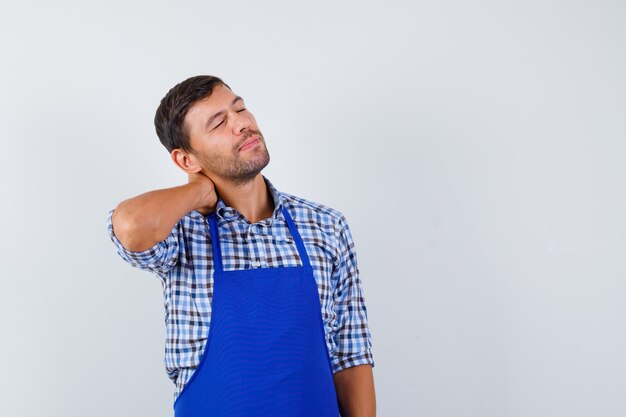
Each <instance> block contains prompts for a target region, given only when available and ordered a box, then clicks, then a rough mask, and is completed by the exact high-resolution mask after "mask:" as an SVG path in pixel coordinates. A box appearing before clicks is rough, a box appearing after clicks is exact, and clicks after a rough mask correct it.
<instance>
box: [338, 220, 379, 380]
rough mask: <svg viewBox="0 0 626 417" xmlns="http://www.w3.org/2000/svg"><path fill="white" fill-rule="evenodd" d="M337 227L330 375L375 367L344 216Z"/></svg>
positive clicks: (360, 288)
mask: <svg viewBox="0 0 626 417" xmlns="http://www.w3.org/2000/svg"><path fill="white" fill-rule="evenodd" d="M339 227H340V229H339V245H338V246H339V256H338V258H337V259H336V260H335V263H334V265H333V275H334V278H336V282H337V287H336V288H335V291H334V294H333V300H334V305H335V311H336V313H337V330H336V332H335V333H334V336H333V337H334V342H335V346H336V349H335V352H334V354H332V355H331V364H332V367H333V373H335V372H338V371H340V370H342V369H346V368H350V367H352V366H357V365H364V364H370V365H372V367H374V358H373V355H372V337H371V334H370V330H369V326H368V323H367V309H366V307H365V298H364V294H363V286H362V283H361V279H360V277H359V269H358V265H357V258H356V249H355V245H354V241H353V239H352V234H351V233H350V228H349V226H348V222H347V221H346V218H345V217H344V216H343V215H341V216H340V221H339Z"/></svg>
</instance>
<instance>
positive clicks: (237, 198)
mask: <svg viewBox="0 0 626 417" xmlns="http://www.w3.org/2000/svg"><path fill="white" fill-rule="evenodd" d="M214 183H215V189H216V190H217V193H218V194H219V196H220V197H221V198H222V200H224V203H225V204H226V205H227V206H229V207H232V208H234V209H235V210H237V211H238V212H239V213H241V215H242V216H244V217H245V218H246V220H248V222H249V223H256V222H259V221H261V220H264V219H267V218H269V217H271V215H272V213H273V212H274V200H273V198H272V195H271V194H270V191H269V188H268V187H267V184H266V183H265V180H264V179H263V176H262V175H261V173H259V174H258V175H257V176H256V177H254V180H252V181H250V182H249V183H246V184H241V185H233V184H232V183H229V182H226V181H223V180H222V181H220V180H217V179H216V181H214Z"/></svg>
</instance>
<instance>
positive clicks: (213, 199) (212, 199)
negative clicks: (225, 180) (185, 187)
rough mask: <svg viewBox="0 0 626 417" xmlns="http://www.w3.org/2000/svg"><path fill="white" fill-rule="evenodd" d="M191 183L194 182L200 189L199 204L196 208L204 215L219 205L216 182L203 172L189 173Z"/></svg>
mask: <svg viewBox="0 0 626 417" xmlns="http://www.w3.org/2000/svg"><path fill="white" fill-rule="evenodd" d="M188 178H189V184H194V185H196V186H197V187H198V190H200V198H199V200H198V201H199V206H198V207H196V208H195V210H196V211H197V212H199V213H201V214H202V215H203V216H206V215H207V214H209V213H211V212H212V211H214V210H215V207H217V193H216V192H215V184H214V183H213V181H211V179H210V178H209V177H208V176H207V175H205V174H204V173H202V172H196V173H193V174H188Z"/></svg>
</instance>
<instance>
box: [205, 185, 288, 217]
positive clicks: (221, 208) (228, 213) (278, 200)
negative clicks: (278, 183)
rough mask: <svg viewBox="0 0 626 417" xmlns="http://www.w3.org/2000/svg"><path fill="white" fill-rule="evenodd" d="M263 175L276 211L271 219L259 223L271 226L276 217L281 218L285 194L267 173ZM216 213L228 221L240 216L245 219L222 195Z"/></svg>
mask: <svg viewBox="0 0 626 417" xmlns="http://www.w3.org/2000/svg"><path fill="white" fill-rule="evenodd" d="M261 176H262V177H263V179H264V180H265V184H266V185H267V188H268V189H269V192H270V194H271V196H272V199H273V200H274V212H273V213H272V216H271V217H270V218H269V219H264V220H262V221H260V222H259V223H261V224H264V225H267V226H270V225H271V224H272V222H273V221H274V220H275V219H278V218H279V215H280V213H281V210H282V206H283V196H282V193H281V192H280V191H278V190H277V189H276V187H275V186H274V184H272V182H271V181H270V180H269V179H267V177H265V175H263V174H261ZM215 213H216V214H217V217H219V218H220V219H222V220H226V221H230V220H235V219H239V218H242V219H243V216H242V215H241V214H240V213H239V212H238V211H237V210H236V209H234V208H233V207H229V206H227V205H226V203H224V200H222V198H221V197H218V200H217V206H216V207H215Z"/></svg>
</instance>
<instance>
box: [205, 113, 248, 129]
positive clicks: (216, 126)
mask: <svg viewBox="0 0 626 417" xmlns="http://www.w3.org/2000/svg"><path fill="white" fill-rule="evenodd" d="M246 110H247V109H241V110H237V113H241V112H242V111H246ZM222 123H224V120H222V121H221V122H219V123H218V124H216V125H215V127H214V128H213V129H217V128H218V127H220V125H221V124H222Z"/></svg>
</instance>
